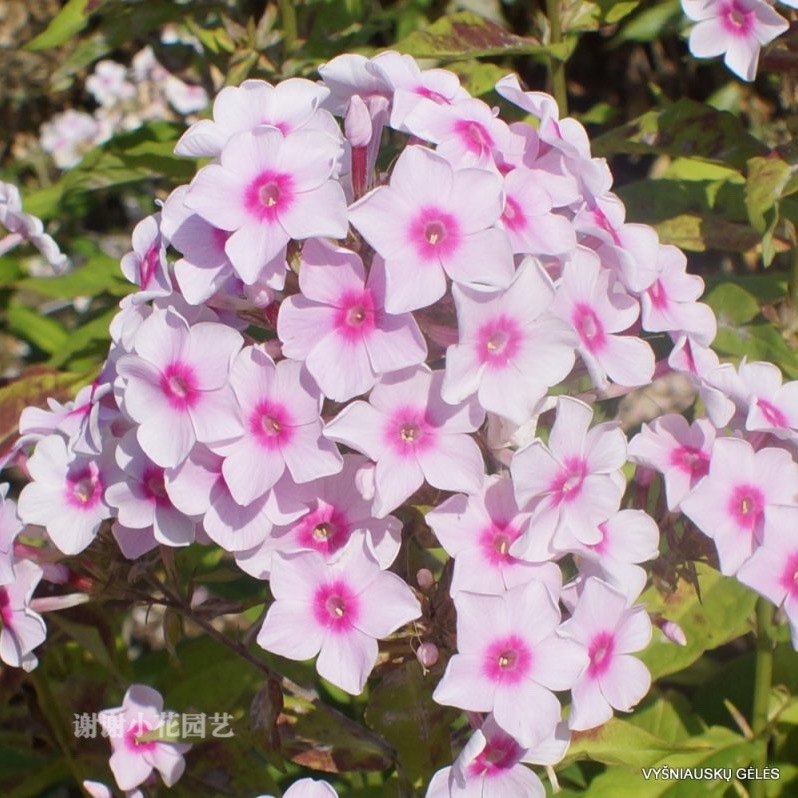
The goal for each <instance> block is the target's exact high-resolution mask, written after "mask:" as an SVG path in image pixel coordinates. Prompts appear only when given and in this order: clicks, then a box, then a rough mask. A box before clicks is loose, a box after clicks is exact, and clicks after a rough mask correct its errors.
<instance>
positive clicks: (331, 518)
mask: <svg viewBox="0 0 798 798" xmlns="http://www.w3.org/2000/svg"><path fill="white" fill-rule="evenodd" d="M373 468H374V466H373V465H372V464H371V463H370V462H369V461H368V460H367V459H366V458H365V457H362V456H361V455H357V454H346V455H344V464H343V468H342V469H341V471H340V472H339V473H338V474H334V475H332V476H329V477H321V478H319V479H314V480H313V482H309V483H306V484H305V485H296V486H293V487H292V488H291V491H290V495H291V498H292V500H293V502H295V503H296V504H297V505H299V506H301V510H298V511H297V512H296V513H294V514H293V515H294V517H292V518H290V519H288V523H284V524H282V525H279V526H275V528H274V529H273V530H272V533H271V534H270V535H269V536H268V537H266V538H265V539H264V540H263V542H262V543H261V544H260V545H258V546H257V547H253V548H250V549H249V550H248V551H242V552H239V553H238V554H237V555H236V562H237V563H238V565H239V566H240V567H241V568H242V569H243V570H244V571H246V572H247V573H248V574H252V575H253V576H255V577H257V578H258V579H268V578H269V572H270V570H271V560H272V555H273V554H274V552H275V551H278V552H280V553H281V554H286V555H287V554H293V553H294V552H298V551H318V552H319V553H321V554H322V555H323V556H324V557H327V558H332V557H335V556H336V555H337V554H338V552H340V551H341V549H343V548H344V546H346V544H347V543H348V542H349V539H350V538H351V537H352V535H353V534H355V533H357V532H363V533H365V537H366V545H367V546H368V548H369V551H371V553H372V554H373V555H374V557H375V558H376V560H377V562H378V563H379V564H380V567H381V568H388V567H389V566H390V565H391V563H393V561H394V560H395V559H396V555H397V554H398V553H399V546H400V545H401V542H402V523H401V521H399V519H398V518H394V516H392V515H389V516H386V517H385V518H374V517H373V515H372V512H371V504H372V501H371V498H372V497H369V498H367V497H366V496H365V495H364V491H363V490H362V489H361V487H360V485H359V483H360V481H361V480H360V479H359V477H360V476H361V475H362V472H363V471H364V470H373ZM286 493H287V490H286V489H285V488H283V489H281V486H278V487H277V488H276V489H275V494H276V495H277V496H278V497H280V498H282V497H284V496H285V495H286Z"/></svg>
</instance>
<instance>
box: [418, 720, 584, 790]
mask: <svg viewBox="0 0 798 798" xmlns="http://www.w3.org/2000/svg"><path fill="white" fill-rule="evenodd" d="M568 744H569V735H568V732H567V730H566V729H564V728H562V725H561V726H558V727H557V733H556V734H555V735H553V736H551V737H550V738H548V739H546V740H543V741H542V742H540V743H538V744H537V745H535V746H534V747H532V748H522V747H521V746H520V745H519V744H518V743H517V742H516V741H515V740H514V739H513V738H512V737H511V736H510V735H509V734H507V732H505V731H503V730H502V729H501V727H500V726H499V725H498V724H497V723H496V721H495V720H494V719H493V717H492V716H490V715H489V716H488V717H487V718H486V719H485V722H484V723H483V724H482V727H481V728H479V729H477V730H476V731H475V732H474V733H473V734H472V735H471V737H470V738H469V740H468V742H467V743H466V745H465V748H463V750H462V751H461V752H460V756H458V757H457V759H456V760H455V762H454V764H453V765H452V766H451V767H448V768H443V769H442V770H439V771H438V772H437V773H436V774H435V775H434V776H433V777H432V781H431V782H430V785H429V788H428V789H427V793H426V796H425V798H485V797H486V796H494V795H495V796H501V798H543V797H544V796H545V795H546V790H545V788H544V787H543V783H542V782H541V781H540V779H539V778H538V777H537V775H536V774H535V773H534V772H533V771H531V770H530V769H529V768H526V767H524V764H523V763H530V764H535V765H554V764H556V763H557V762H559V761H560V760H561V759H562V758H563V756H565V752H566V750H567V749H568Z"/></svg>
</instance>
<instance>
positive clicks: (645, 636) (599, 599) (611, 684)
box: [561, 578, 651, 731]
mask: <svg viewBox="0 0 798 798" xmlns="http://www.w3.org/2000/svg"><path fill="white" fill-rule="evenodd" d="M561 634H562V635H563V636H565V637H566V638H570V639H571V640H575V641H577V642H578V643H581V644H582V646H584V648H585V649H587V654H588V658H589V661H588V663H587V665H586V666H585V669H584V670H583V671H582V673H581V674H580V675H579V677H578V679H577V680H576V682H575V684H574V685H573V687H572V688H571V696H572V703H571V714H570V716H569V718H568V725H569V726H570V727H571V728H572V729H576V730H579V731H583V730H584V729H592V728H594V727H595V726H600V725H601V724H602V723H606V722H607V721H608V720H609V719H610V718H611V717H612V711H613V709H616V710H620V711H621V712H629V711H630V710H631V709H632V707H634V705H635V704H637V703H638V701H640V699H642V698H643V696H645V694H646V693H647V692H648V689H649V687H650V686H651V674H650V673H649V672H648V669H647V668H646V666H645V665H643V663H642V662H640V660H639V659H636V658H635V657H631V656H629V655H630V654H631V653H632V652H633V651H640V650H641V649H643V648H645V647H646V646H647V645H648V643H649V641H650V640H651V621H650V620H649V618H648V615H647V613H646V611H645V608H644V607H643V605H642V604H638V605H636V606H634V607H631V608H627V605H626V596H624V595H623V593H621V592H620V591H617V590H615V589H614V588H613V587H610V585H608V584H606V582H602V581H601V580H600V579H595V578H593V579H588V580H587V582H586V584H585V586H584V588H583V590H582V594H581V596H580V597H579V601H578V603H577V605H576V609H575V610H574V612H573V614H572V616H571V617H570V618H569V619H568V620H567V621H566V622H565V623H564V624H563V625H562V627H561Z"/></svg>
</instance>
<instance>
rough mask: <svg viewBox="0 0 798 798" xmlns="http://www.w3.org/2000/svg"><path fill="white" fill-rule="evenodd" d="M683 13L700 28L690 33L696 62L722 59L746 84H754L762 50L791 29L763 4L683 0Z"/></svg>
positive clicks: (738, 0) (743, 0)
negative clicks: (714, 58)
mask: <svg viewBox="0 0 798 798" xmlns="http://www.w3.org/2000/svg"><path fill="white" fill-rule="evenodd" d="M682 9H683V10H684V13H685V14H686V15H687V16H688V17H689V18H690V19H692V20H693V21H695V22H698V24H697V25H696V26H695V27H694V28H693V29H692V30H691V31H690V42H689V43H690V52H691V53H692V54H693V55H694V56H696V58H712V57H714V56H717V55H722V56H723V62H724V63H725V64H726V66H727V67H728V68H729V69H730V70H731V71H732V72H734V74H735V75H737V76H738V77H740V78H742V79H743V80H753V79H754V78H755V77H756V68H757V65H758V63H759V50H760V48H761V47H762V46H763V45H765V44H768V42H771V41H773V39H775V38H776V37H777V36H780V35H781V34H782V33H784V32H785V31H786V30H787V29H788V28H789V23H788V22H787V20H786V19H784V17H782V16H780V15H779V14H778V13H777V12H776V11H774V10H773V8H772V7H771V6H770V5H769V4H768V3H766V2H762V0H682Z"/></svg>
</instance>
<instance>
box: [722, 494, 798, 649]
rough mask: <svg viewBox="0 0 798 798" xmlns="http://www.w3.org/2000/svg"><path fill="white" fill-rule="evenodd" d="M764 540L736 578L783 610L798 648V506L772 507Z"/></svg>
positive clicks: (793, 641) (793, 642) (793, 640)
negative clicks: (796, 531)
mask: <svg viewBox="0 0 798 798" xmlns="http://www.w3.org/2000/svg"><path fill="white" fill-rule="evenodd" d="M770 514H771V522H772V523H771V526H770V528H769V529H768V530H767V533H766V535H765V542H764V543H763V544H762V545H761V546H760V547H759V548H758V549H757V550H756V551H755V552H754V553H753V555H752V556H751V558H750V559H748V560H747V561H746V562H744V563H743V564H742V566H741V567H740V570H739V571H738V572H737V578H738V579H739V580H740V581H741V582H742V583H743V584H744V585H748V587H750V588H753V589H754V590H756V592H757V593H759V594H760V595H762V596H764V597H765V598H767V599H769V600H770V601H772V602H773V603H774V604H775V605H776V606H777V607H781V608H782V609H783V610H784V614H785V615H786V616H787V620H788V621H789V623H790V629H791V631H792V644H793V648H798V540H796V537H795V530H796V529H798V508H796V507H773V508H772V509H771V510H770Z"/></svg>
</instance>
